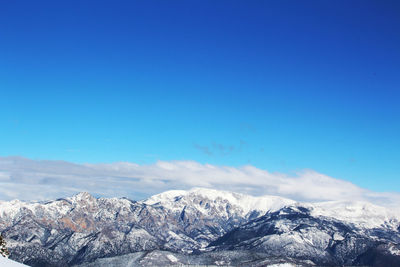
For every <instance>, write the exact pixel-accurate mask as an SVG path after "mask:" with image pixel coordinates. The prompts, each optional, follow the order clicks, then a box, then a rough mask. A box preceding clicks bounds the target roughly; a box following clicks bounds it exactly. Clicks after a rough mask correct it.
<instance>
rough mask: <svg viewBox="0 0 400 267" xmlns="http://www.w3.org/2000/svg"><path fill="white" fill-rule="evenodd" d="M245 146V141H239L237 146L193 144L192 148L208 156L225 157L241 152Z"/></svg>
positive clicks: (213, 143) (214, 143)
mask: <svg viewBox="0 0 400 267" xmlns="http://www.w3.org/2000/svg"><path fill="white" fill-rule="evenodd" d="M246 145H247V143H246V141H244V140H240V142H239V145H238V146H234V145H224V144H220V143H216V142H212V143H211V145H199V144H196V143H195V144H194V147H195V148H196V149H197V150H199V151H201V152H203V153H204V154H207V155H209V156H213V155H219V156H227V155H230V154H232V153H233V152H242V150H243V148H244V147H245V146H246Z"/></svg>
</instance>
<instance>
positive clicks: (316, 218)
mask: <svg viewBox="0 0 400 267" xmlns="http://www.w3.org/2000/svg"><path fill="white" fill-rule="evenodd" d="M0 211H1V212H0V220H1V226H0V227H1V228H0V231H1V233H2V234H3V235H4V236H5V238H6V240H7V242H8V244H9V246H10V251H11V258H12V259H15V260H17V261H20V262H23V263H26V264H30V265H32V266H46V265H47V266H70V265H77V264H85V263H90V262H93V261H96V259H98V258H104V257H116V256H121V255H126V254H129V253H136V252H145V251H158V250H161V251H170V252H171V253H175V254H174V255H175V256H174V257H177V256H179V255H185V257H186V260H188V261H189V259H193V257H194V256H193V255H196V254H198V255H210V254H209V253H214V254H212V255H219V254H221V253H222V254H224V255H225V254H227V255H230V256H229V257H231V258H230V259H231V261H230V262H231V263H233V262H238V263H240V259H239V258H238V259H236V258H235V259H234V258H232V257H236V256H232V255H231V254H230V253H231V252H229V253H228V251H234V252H235V251H239V250H240V248H243V247H246V249H247V251H249V253H250V252H251V253H261V254H260V255H264V256H257V257H261V258H262V257H266V258H271V257H275V258H276V257H277V255H278V257H281V258H283V254H279V253H278V251H279V247H280V245H282V244H286V243H287V242H289V243H290V242H292V243H293V242H294V243H296V242H297V243H296V246H295V247H296V249H300V252H302V253H300V252H299V253H298V255H313V254H307V253H309V252H310V251H313V250H315V249H317V251H318V253H314V254H316V255H320V257H323V256H324V257H326V253H328V252H326V251H328V250H332V246H333V244H336V245H335V246H338V245H337V244H339V243H340V244H341V243H343V242H344V243H345V242H348V244H347V243H346V245H342V246H343V247H344V248H343V249H344V250H345V249H348V250H352V249H353V248H352V246H353V247H354V242H353V241H352V240H353V239H354V240H356V239H357V238H358V239H357V240H363V242H364V241H365V244H366V245H365V247H360V248H359V251H358V252H354V253H353V252H352V253H353V254H354V255H356V256H359V254H362V253H365V251H364V250H367V249H375V250H376V249H377V247H378V246H379V244H378V243H379V242H380V243H383V244H385V245H386V246H387V248H385V249H384V251H385V253H386V252H388V253H389V254H388V255H391V256H393V257H395V258H396V257H400V255H397V254H396V251H400V250H399V249H400V248H399V246H398V243H399V242H400V238H399V236H400V234H399V228H400V223H399V221H400V219H399V218H400V217H399V216H398V215H397V213H395V212H393V211H390V210H389V209H387V208H384V207H380V206H376V205H373V204H370V203H367V202H348V201H334V202H320V203H300V202H296V201H293V200H290V199H285V198H281V197H276V196H261V197H253V196H249V195H245V194H239V193H233V192H228V191H219V190H214V189H203V188H194V189H191V190H187V191H183V190H173V191H166V192H164V193H161V194H158V195H154V196H152V197H150V198H148V199H145V200H142V201H132V200H129V199H126V198H95V197H93V196H92V195H90V194H89V193H87V192H81V193H79V194H76V195H74V196H72V197H67V198H60V199H57V200H54V201H46V202H34V203H27V202H21V201H18V200H13V201H9V202H4V201H3V202H0ZM339 224H343V225H345V227H344V228H343V229H351V230H343V229H342V228H341V227H339V228H337V225H339ZM252 225H253V226H252ZM289 225H291V227H288V226H289ZM246 227H247V228H246ZM260 227H261V228H260ZM263 227H264V228H265V229H267V230H262V231H261V232H259V230H257V229H264V228H263ZM282 227H283V228H282ZM268 229H270V230H268ZM274 229H275V230H274ZM279 229H280V230H279ZM296 229H303V230H302V231H300V230H299V231H297V230H296ZM304 229H305V230H304ZM332 229H336V230H337V234H336V235H335V234H333V231H334V230H332ZM341 229H342V230H341ZM240 232H242V233H251V234H249V236H254V238H255V239H254V240H253V241H252V242H253V243H254V244H253V243H252V244H253V245H254V246H253V245H251V246H250V247H249V245H248V244H247V245H246V244H245V243H243V242H244V240H242V238H241V239H240V240H239V239H237V238H231V237H234V236H235V234H232V233H240ZM257 233H261V236H259V234H257ZM368 234H370V236H368ZM229 235H230V236H229ZM308 235H309V236H308ZM227 236H228V237H227ZM239 236H242V234H239ZM307 236H308V237H307ZM256 237H257V238H256ZM221 238H222V239H224V238H225V239H226V240H231V241H230V242H231V243H232V244H231V245H232V246H227V245H226V243H224V242H221V241H220V240H221ZM293 238H294V239H293ZM352 238H353V239H352ZM265 239H268V240H270V241H268V242H266V241H265ZM272 239H273V240H275V241H273V242H274V243H271V242H272V241H271V240H272ZM314 239H315V240H314ZM307 240H308V241H307ZM310 240H314V241H312V242H317V243H318V242H320V243H321V242H322V243H321V244H331V245H326V246H325V245H324V246H317V247H315V245H311V246H308V245H304V244H307V242H311V241H310ZM316 240H319V241H316ZM321 240H323V241H321ZM349 240H350V241H349ZM378 241H379V242H378ZM312 242H311V244H312ZM352 242H353V243H352ZM294 243H293V244H294ZM271 244H274V245H273V246H272V245H271ZM271 246H272V247H273V248H274V249H275V250H276V255H275V254H268V253H269V252H268V251H266V250H265V248H266V247H271ZM287 247H290V246H287ZM281 250H282V248H281ZM381 250H382V249H381ZM282 251H285V250H284V249H283V250H282ZM324 251H325V252H324ZM377 251H380V250H377ZM215 253H217V254H215ZM218 253H219V254H218ZM237 253H239V252H237ZM237 253H236V254H237ZM240 253H244V254H243V255H242V254H240ZM240 253H239V254H240V255H242V256H241V257H244V258H248V257H250V256H248V255H247V254H246V253H247V252H243V251H242V252H240ZM285 253H287V252H285ZM332 253H333V252H332ZM332 253H331V254H332ZM352 253H350V254H351V255H353V254H352ZM357 253H358V254H357ZM222 254H221V255H222ZM239 254H238V255H239ZM331 254H329V255H331ZM350 254H349V255H350ZM378 254H379V253H378ZM146 255H147V254H146ZM149 255H151V254H149ZM289 255H292V258H293V259H291V260H293V261H297V262H302V260H304V259H300V258H296V257H295V256H296V254H293V253H292V254H289ZM343 255H347V254H346V253H339V254H338V253H333V254H332V255H331V263H332V262H334V263H342V264H343V263H346V260H345V259H344V258H343V257H345V256H343ZM354 255H353V256H352V258H351V260H352V261H354V262H355V263H357V262H356V257H355V256H354ZM379 255H381V254H379ZM199 257H200V256H199ZM199 257H197V258H196V260H198V261H199V262H200V263H202V262H207V263H208V264H211V263H212V262H211V263H210V262H208V261H207V259H206V256H204V257H203V258H201V257H200V258H199ZM226 257H228V256H226ZM229 257H228V258H229ZM304 257H305V256H304ZM388 257H389V256H388ZM145 258H146V257H145ZM250 258H251V257H250ZM142 260H143V259H142ZM347 260H348V261H349V259H347ZM143 261H144V262H142V265H143V264H144V265H145V264H146V261H145V260H143ZM216 261H217V260H216ZM148 262H152V261H150V259H148ZM228 262H229V261H225V263H228ZM313 262H314V263H318V264H328V263H329V262H324V261H321V260H320V259H319V258H318V257H317V258H315V259H314V261H313ZM182 263H184V262H182ZM302 263H304V262H302ZM360 263H361V261H360ZM43 264H44V265H43ZM213 264H215V262H214V263H213ZM240 264H241V263H240Z"/></svg>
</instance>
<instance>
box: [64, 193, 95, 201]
mask: <svg viewBox="0 0 400 267" xmlns="http://www.w3.org/2000/svg"><path fill="white" fill-rule="evenodd" d="M69 199H71V200H74V201H90V202H93V201H96V198H95V197H94V196H92V195H91V194H89V193H88V192H80V193H78V194H76V195H74V196H72V197H71V198H69Z"/></svg>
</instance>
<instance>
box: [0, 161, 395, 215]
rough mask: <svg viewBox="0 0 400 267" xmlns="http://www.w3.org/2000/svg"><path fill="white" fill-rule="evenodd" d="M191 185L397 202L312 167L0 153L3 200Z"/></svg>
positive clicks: (145, 192) (139, 194) (144, 192)
mask: <svg viewBox="0 0 400 267" xmlns="http://www.w3.org/2000/svg"><path fill="white" fill-rule="evenodd" d="M192 187H210V188H215V189H223V190H231V191H235V192H242V193H247V194H251V195H266V194H270V195H279V196H284V197H288V198H292V199H295V200H299V201H324V200H364V201H370V202H373V203H376V204H381V205H385V206H394V207H395V206H399V204H400V194H398V193H378V192H372V191H369V190H366V189H363V188H360V187H358V186H356V185H354V184H352V183H350V182H348V181H344V180H339V179H335V178H332V177H329V176H327V175H324V174H321V173H318V172H315V171H313V170H304V171H302V172H300V173H298V174H296V175H294V176H289V175H286V174H282V173H270V172H268V171H266V170H262V169H258V168H256V167H254V166H250V165H247V166H243V167H229V166H215V165H210V164H200V163H198V162H195V161H170V162H166V161H158V162H156V163H155V164H150V165H138V164H135V163H128V162H118V163H110V164H74V163H70V162H65V161H37V160H30V159H26V158H22V157H0V199H3V200H9V199H14V198H18V199H24V200H44V199H54V198H59V197H65V196H70V195H72V194H75V193H78V192H81V191H88V192H90V193H92V194H94V195H96V196H105V197H122V196H126V197H128V198H131V199H136V200H139V199H143V198H145V197H147V196H150V195H152V194H156V193H160V192H162V191H165V190H170V189H189V188H192Z"/></svg>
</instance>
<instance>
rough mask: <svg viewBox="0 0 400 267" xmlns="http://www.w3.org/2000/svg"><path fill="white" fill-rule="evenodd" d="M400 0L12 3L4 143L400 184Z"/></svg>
mask: <svg viewBox="0 0 400 267" xmlns="http://www.w3.org/2000/svg"><path fill="white" fill-rule="evenodd" d="M399 89H400V1H366V0H363V1H231V0H230V1H222V0H218V1H215V0H212V1H206V0H201V1H161V0H160V1H152V0H146V1H99V0H96V1H2V3H1V7H0V155H1V156H10V155H19V156H24V157H28V158H33V159H57V160H67V161H72V162H93V163H95V162H115V161H130V162H136V163H139V164H144V163H153V162H155V161H156V160H195V161H198V162H201V163H211V164H217V165H231V166H241V165H245V164H252V165H254V166H256V167H258V168H263V169H267V170H269V171H272V172H274V171H278V172H285V173H292V172H296V171H298V170H301V169H304V168H309V169H313V170H316V171H319V172H322V173H325V174H327V175H330V176H333V177H336V178H341V179H346V180H349V181H352V182H354V183H356V184H358V185H360V186H362V187H366V188H369V189H372V190H376V191H400V181H399V178H400V177H399V173H400V138H399V135H400V103H399V102H400V92H399Z"/></svg>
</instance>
